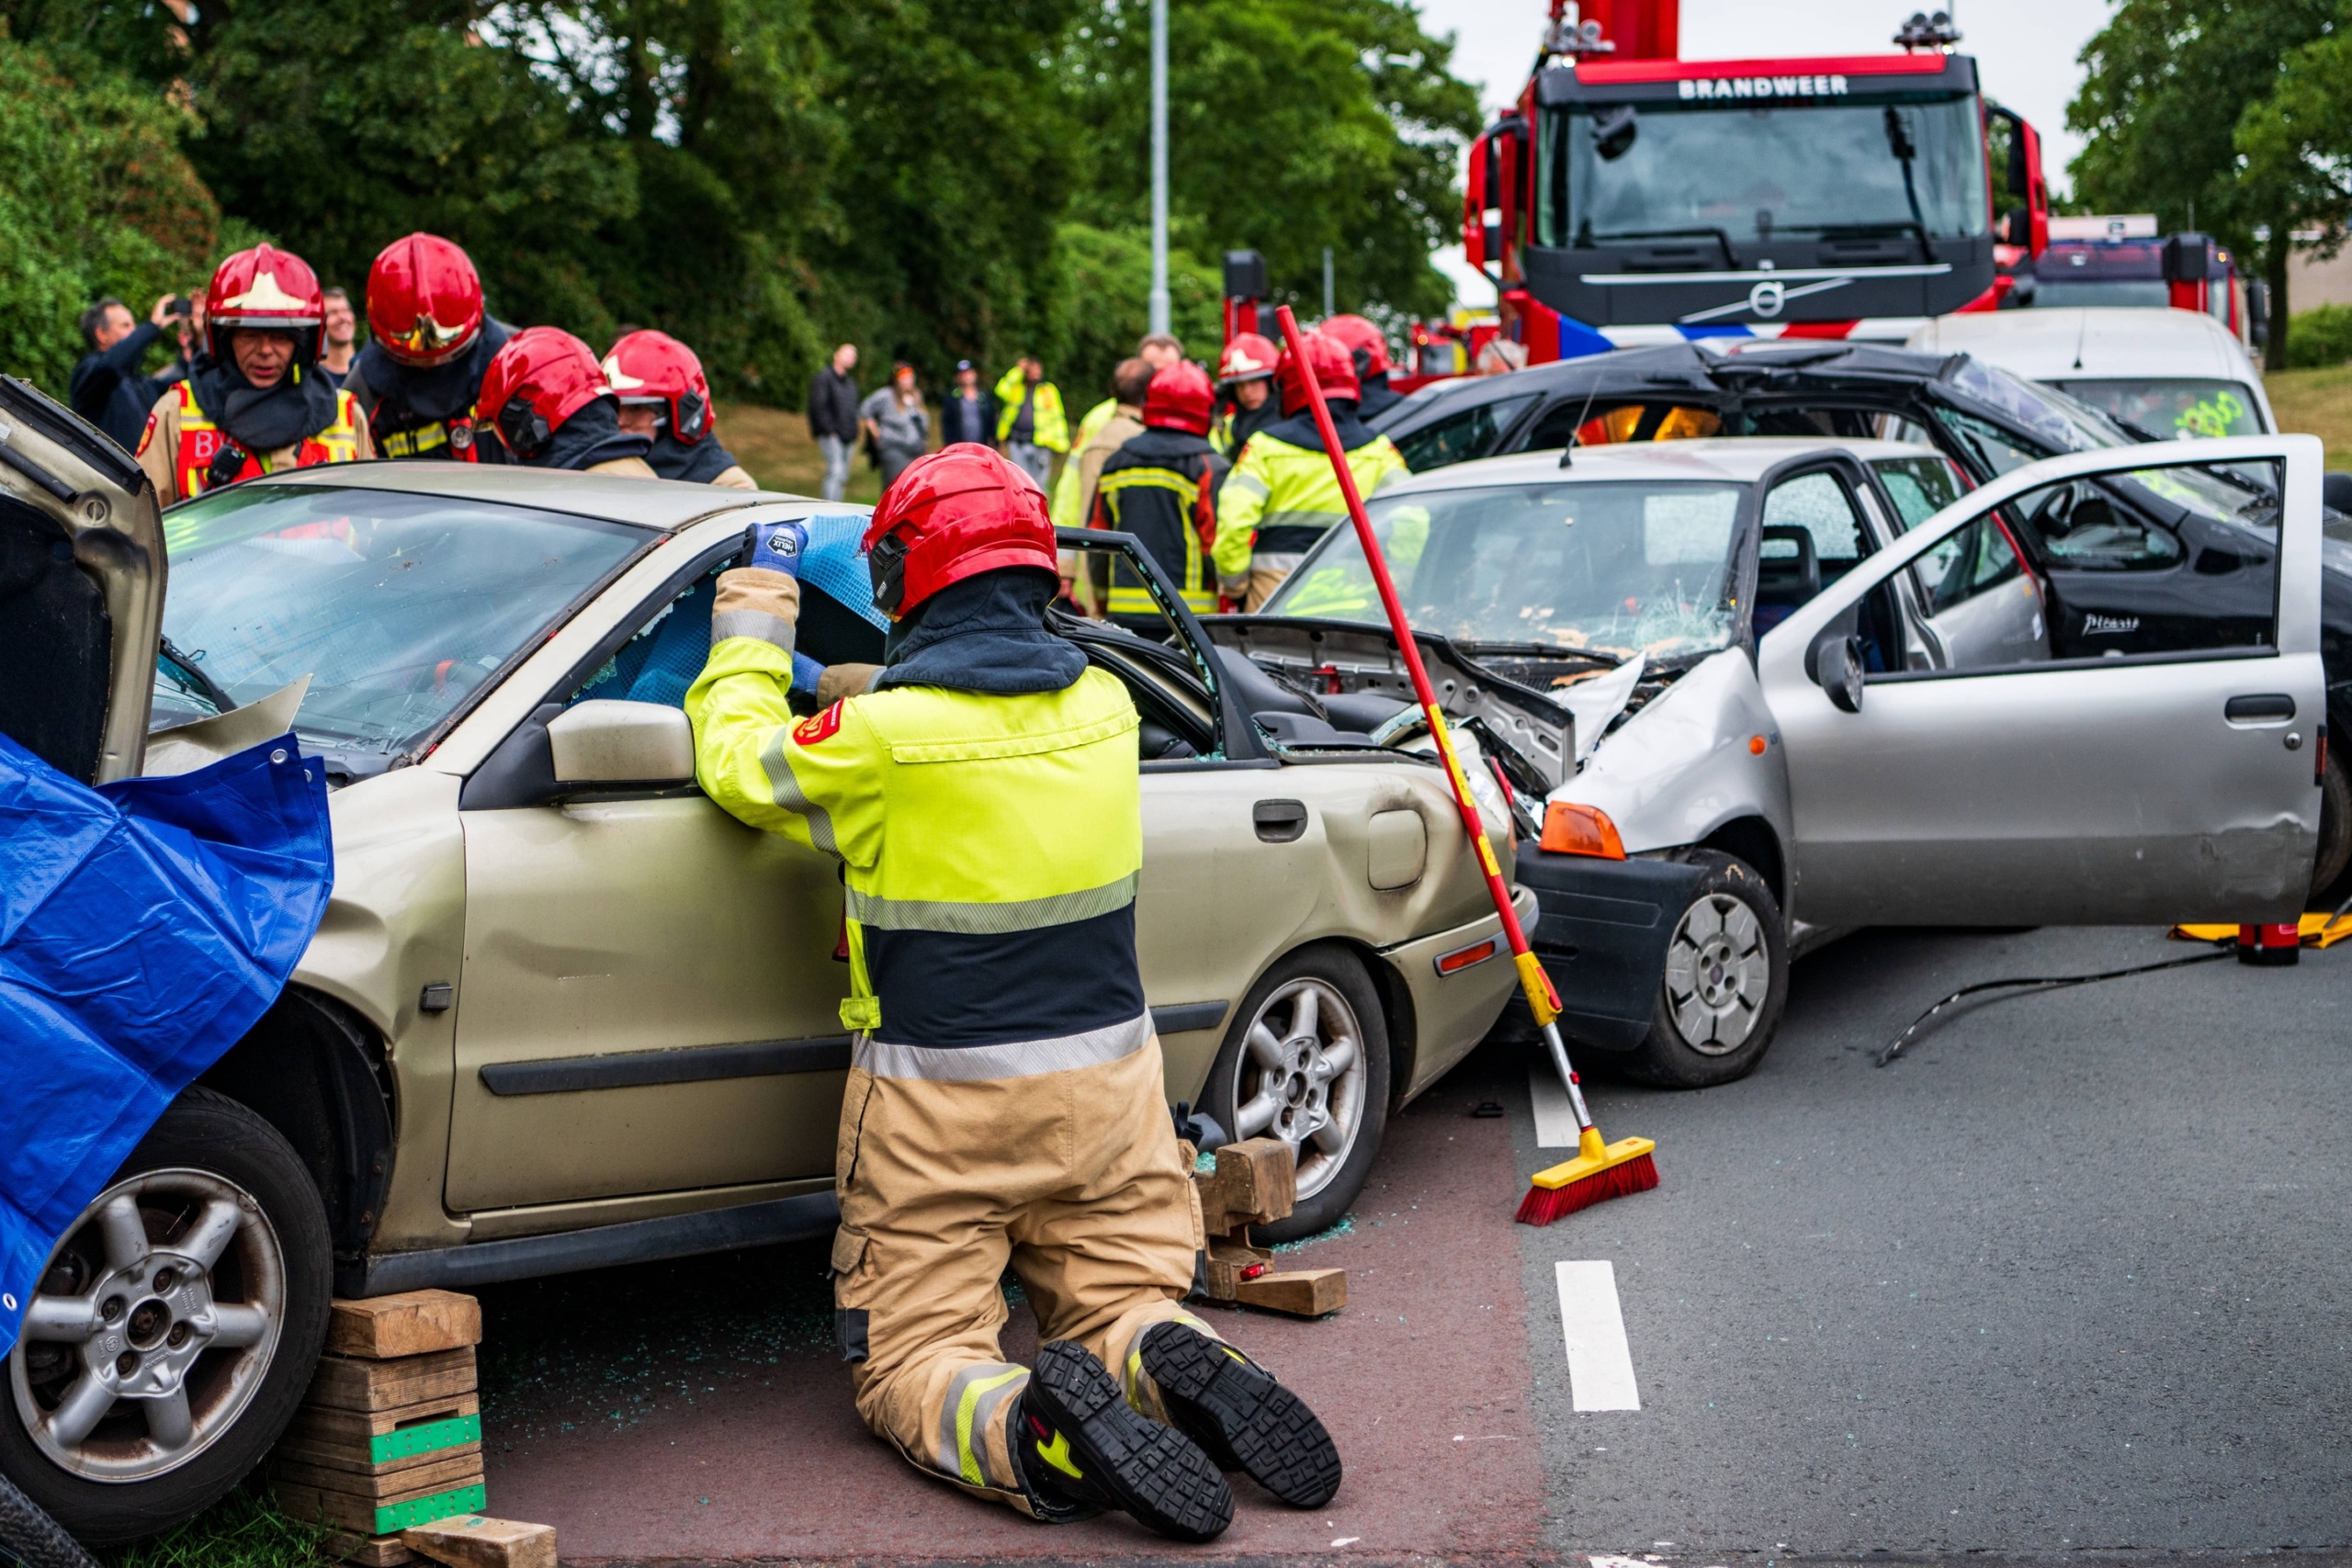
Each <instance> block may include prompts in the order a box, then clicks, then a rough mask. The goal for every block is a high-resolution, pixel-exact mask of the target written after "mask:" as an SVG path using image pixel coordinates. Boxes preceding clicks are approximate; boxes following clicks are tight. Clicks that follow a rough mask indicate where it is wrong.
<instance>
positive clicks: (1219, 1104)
mask: <svg viewBox="0 0 2352 1568" xmlns="http://www.w3.org/2000/svg"><path fill="white" fill-rule="evenodd" d="M1202 1100H1203V1107H1202V1108H1203V1109H1204V1110H1205V1111H1208V1112H1209V1114H1210V1115H1211V1116H1213V1117H1215V1118H1216V1122H1217V1123H1218V1125H1219V1126H1221V1127H1224V1128H1225V1129H1227V1132H1228V1134H1230V1135H1231V1136H1232V1137H1234V1138H1236V1139H1241V1138H1280V1139H1281V1140H1282V1141H1283V1143H1285V1144H1288V1145H1290V1146H1291V1150H1292V1152H1293V1154H1294V1155H1295V1156H1296V1159H1297V1165H1298V1203H1297V1206H1296V1207H1295V1209H1293V1210H1292V1211H1291V1217H1290V1218H1289V1219H1287V1220H1279V1221H1276V1222H1275V1223H1274V1224H1271V1225H1261V1226H1256V1227H1254V1228H1253V1229H1252V1231H1251V1235H1253V1236H1256V1237H1257V1238H1259V1239H1261V1240H1264V1241H1295V1240H1297V1239H1298V1238H1299V1237H1301V1236H1306V1235H1314V1234H1315V1233H1316V1232H1317V1231H1320V1230H1325V1229H1328V1228H1329V1226H1330V1225H1332V1224H1335V1223H1337V1221H1338V1220H1339V1219H1340V1216H1341V1215H1342V1214H1344V1213H1347V1210H1348V1206H1349V1205H1350V1204H1351V1203H1352V1202H1354V1201H1355V1197H1356V1194H1357V1193H1358V1192H1360V1191H1362V1190H1363V1183H1364V1179H1365V1177H1366V1176H1367V1175H1369V1174H1370V1172H1371V1169H1372V1162H1373V1159H1374V1156H1375V1155H1376V1154H1377V1153H1378V1151H1379V1147H1380V1134H1381V1131H1382V1128H1383V1127H1384V1126H1385V1122H1386V1120H1387V1114H1388V1030H1387V1024H1386V1020H1385V1018H1384V1017H1383V1015H1382V1012H1381V1009H1380V998H1379V995H1378V993H1377V992H1376V991H1375V990H1374V987H1373V984H1372V977H1371V976H1369V975H1367V974H1365V973H1364V968H1363V961H1362V960H1360V959H1359V958H1357V957H1356V956H1355V954H1354V953H1351V952H1349V951H1348V950H1347V949H1345V948H1341V947H1337V946H1317V947H1309V948H1305V949H1302V950H1300V951H1299V952H1297V953H1292V954H1290V955H1289V956H1288V957H1286V958H1284V959H1283V961H1282V962H1281V963H1279V964H1275V965H1274V966H1273V968H1272V969H1271V970H1269V971H1268V972H1267V974H1266V976H1264V978H1262V979H1261V980H1260V981H1259V982H1258V984H1257V985H1256V986H1255V987H1252V988H1251V990H1250V996H1249V998H1247V999H1246V1000H1245V1001H1244V1002H1243V1003H1242V1005H1241V1007H1240V1008H1239V1009H1238V1010H1236V1012H1235V1014H1234V1021H1233V1023H1232V1025H1231V1026H1230V1027H1229V1028H1228V1029H1227V1032H1226V1040H1225V1045H1224V1048H1223V1049H1222V1050H1220V1051H1219V1052H1218V1053H1217V1059H1216V1066H1214V1067H1212V1068H1211V1069H1210V1073H1209V1086H1208V1089H1207V1092H1205V1093H1204V1095H1203V1097H1202Z"/></svg>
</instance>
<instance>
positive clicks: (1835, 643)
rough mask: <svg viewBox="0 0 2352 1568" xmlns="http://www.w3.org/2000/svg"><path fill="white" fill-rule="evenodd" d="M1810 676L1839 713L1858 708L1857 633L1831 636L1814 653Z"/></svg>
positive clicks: (1859, 644) (1859, 646)
mask: <svg viewBox="0 0 2352 1568" xmlns="http://www.w3.org/2000/svg"><path fill="white" fill-rule="evenodd" d="M1813 678H1814V679H1815V681H1817V682H1820V683H1821V689H1822V690H1823V691H1825V692H1826V693H1828V694H1829V703H1830V705H1831V706H1833V707H1835V708H1836V709H1837V710H1838V712H1840V713H1860V712H1861V711H1862V642H1861V639H1860V637H1831V638H1829V639H1827V640H1826V641H1825V642H1824V643H1822V645H1821V649H1820V651H1819V652H1817V653H1815V655H1814V660H1813Z"/></svg>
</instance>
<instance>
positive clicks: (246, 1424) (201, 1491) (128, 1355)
mask: <svg viewBox="0 0 2352 1568" xmlns="http://www.w3.org/2000/svg"><path fill="white" fill-rule="evenodd" d="M126 1219H128V1220H130V1221H134V1222H136V1223H137V1230H136V1231H135V1232H133V1231H130V1230H129V1229H128V1228H127V1227H126V1225H125V1224H124V1222H125V1221H126ZM215 1237H217V1238H218V1240H217V1244H214V1242H213V1239H212V1238H215ZM175 1245H181V1246H187V1247H189V1248H190V1251H189V1252H187V1253H179V1252H175V1251H174V1250H173V1248H174V1247H175ZM208 1252H209V1255H210V1256H209V1260H208V1259H207V1258H206V1254H207V1253H208ZM191 1261H196V1262H203V1263H204V1264H205V1266H204V1267H202V1268H199V1269H191V1268H190V1267H189V1266H188V1265H189V1263H190V1262H191ZM333 1264H334V1258H333V1243H332V1241H331V1239H330V1237H329V1234H328V1231H327V1216H326V1209H325V1206H324V1204H323V1203H322V1202H321V1201H320V1198H319V1191H318V1188H317V1186H316V1185H315V1184H314V1183H313V1182H312V1181H311V1175H310V1172H309V1171H308V1170H307V1169H306V1168H304V1167H303V1164H302V1162H301V1160H300V1157H299V1156H297V1155H296V1154H295V1153H294V1150H293V1147H292V1146H291V1145H288V1143H287V1141H286V1139H285V1138H284V1137H283V1136H281V1135H280V1134H278V1132H277V1129H276V1128H274V1127H272V1126H271V1125H270V1124H269V1123H268V1122H265V1121H263V1120H262V1118H261V1117H260V1116H258V1115H256V1114H255V1113H254V1112H253V1111H250V1110H248V1109H246V1108H245V1107H244V1106H243V1105H240V1104H238V1103H237V1102H236V1101H235V1100H231V1099H229V1098H227V1097H226V1096H224V1095H220V1094H216V1093H214V1092H213V1091H211V1090H209V1089H188V1090H187V1092H186V1093H184V1094H182V1095H181V1096H180V1097H179V1099H177V1100H175V1101H173V1102H172V1104H171V1106H170V1107H169V1108H168V1109H167V1110H165V1111H164V1114H163V1116H162V1118H161V1119H160V1120H158V1121H157V1122H156V1123H155V1125H154V1126H153V1128H152V1129H151V1130H150V1131H149V1132H148V1134H147V1135H146V1137H144V1138H142V1139H141V1140H140V1143H139V1145H138V1147H136V1148H134V1149H133V1150H131V1152H130V1157H129V1158H128V1159H126V1160H124V1161H123V1163H122V1166H121V1168H119V1170H117V1171H116V1172H115V1174H114V1177H113V1179H111V1180H110V1181H108V1182H107V1186H106V1189H105V1190H103V1191H101V1192H100V1193H99V1194H98V1196H97V1197H96V1199H94V1200H93V1201H91V1203H90V1206H89V1207H88V1208H86V1209H85V1210H84V1211H83V1213H82V1214H81V1216H80V1217H79V1218H78V1219H76V1220H75V1221H74V1224H73V1225H72V1226H71V1227H70V1228H69V1229H68V1230H67V1232H66V1234H65V1236H64V1238H63V1239H62V1241H60V1242H59V1244H58V1246H57V1249H56V1250H55V1251H54V1252H53V1253H51V1257H50V1262H49V1265H48V1267H47V1269H45V1270H44V1272H43V1274H42V1277H41V1284H40V1289H39V1290H37V1291H36V1292H35V1293H34V1297H33V1300H32V1301H31V1302H29V1303H27V1305H26V1325H25V1333H24V1336H23V1337H21V1338H20V1339H19V1340H18V1341H17V1345H16V1347H15V1348H13V1349H12V1350H11V1351H10V1352H9V1354H8V1357H7V1361H6V1371H7V1378H6V1382H7V1387H6V1391H5V1392H0V1473H6V1475H7V1476H8V1478H9V1479H10V1480H12V1481H14V1482H15V1483H17V1485H18V1486H19V1487H21V1488H23V1490H24V1491H25V1493H26V1495H28V1496H29V1497H31V1498H32V1499H33V1501H34V1502H36V1503H38V1504H40V1506H41V1507H42V1508H44V1509H46V1510H47V1511H48V1512H49V1513H50V1514H51V1516H52V1517H55V1518H56V1520H57V1521H58V1522H59V1523H60V1524H62V1525H63V1526H64V1527H65V1528H66V1529H68V1530H71V1531H72V1532H73V1533H74V1535H75V1536H76V1537H78V1538H79V1539H80V1540H84V1541H85V1542H87V1543H89V1544H92V1545H97V1546H111V1545H117V1544H119V1543H121V1542H124V1541H130V1540H139V1539H141V1538H143V1537H146V1536H150V1535H153V1534H155V1533H157V1532H158V1531H160V1530H164V1529H169V1528H170V1527H171V1526H173V1525H175V1524H178V1523H179V1522H181V1521H182V1520H185V1519H187V1518H190V1517H194V1516H195V1515H197V1514H198V1513H201V1512H202V1511H203V1510H204V1509H206V1508H207V1507H209V1506H211V1505H212V1504H213V1503H214V1502H216V1501H218V1500H219V1499H220V1496H221V1495H223V1494H225V1493H226V1492H228V1491H229V1489H230V1488H231V1487H232V1486H234V1485H236V1484H237V1483H238V1482H240V1481H242V1480H243V1479H244V1477H245V1475H246V1474H247V1473H248V1472H251V1471H252V1470H253V1468H254V1466H255V1465H256V1464H258V1463H260V1462H261V1460H262V1458H263V1456H264V1455H266V1453H268V1451H269V1450H270V1446H271V1445H272V1444H274V1443H276V1442H277V1438H278V1437H279V1435H280V1434H281V1433H282V1432H283V1431H284V1430H285V1428H286V1424H287V1422H288V1421H289V1420H290V1419H291V1418H292V1417H293V1415H294V1407H295V1405H296V1404H298V1403H299V1402H300V1399H301V1397H302V1393H303V1391H304V1390H305V1389H306V1388H307V1387H308V1386H309V1384H310V1381H311V1371H312V1370H313V1369H314V1368H315V1367H316V1366H317V1364H318V1359H319V1352H320V1349H321V1347H322V1345H323V1344H324V1342H325V1339H326V1330H327V1311H328V1303H329V1299H330V1297H331V1295H332V1293H333V1277H332V1275H333ZM164 1271H169V1275H170V1277H169V1278H165V1277H164ZM79 1301H87V1302H89V1303H91V1311H90V1313H89V1315H88V1318H87V1321H88V1322H89V1323H90V1324H91V1325H92V1327H91V1329H90V1330H89V1331H88V1332H83V1331H82V1329H81V1326H80V1325H79V1324H78V1323H74V1322H70V1321H68V1319H69V1318H70V1316H71V1314H72V1313H73V1310H74V1303H76V1302H79ZM44 1306H47V1307H48V1308H50V1309H51V1311H52V1312H53V1313H54V1314H55V1316H54V1318H53V1320H52V1321H53V1323H54V1325H55V1326H52V1327H51V1329H50V1331H48V1332H46V1333H43V1332H41V1331H40V1329H39V1328H37V1327H36V1324H35V1318H36V1316H37V1314H40V1313H41V1312H42V1311H43V1308H44ZM76 1335H79V1337H78V1338H77V1337H75V1336H76ZM109 1358H111V1359H109ZM100 1361H103V1362H104V1363H105V1364H106V1365H107V1366H108V1367H111V1368H114V1369H116V1372H115V1377H114V1379H113V1383H119V1382H122V1381H124V1380H125V1377H126V1374H125V1373H124V1372H123V1371H122V1370H121V1369H123V1368H125V1367H128V1368H129V1369H130V1371H129V1372H128V1373H127V1377H128V1379H129V1381H130V1382H133V1383H135V1384H136V1385H138V1386H142V1387H146V1388H150V1389H159V1390H163V1391H164V1397H163V1398H161V1399H157V1398H152V1397H141V1398H133V1397H113V1398H107V1394H106V1390H107V1388H108V1387H110V1386H113V1383H110V1382H108V1381H107V1379H106V1378H104V1377H103V1376H101V1375H100V1374H99V1373H97V1372H96V1371H93V1370H92V1369H93V1366H94V1365H96V1363H97V1362H100ZM85 1387H87V1388H88V1389H90V1390H91V1391H92V1392H91V1393H87V1394H86V1395H84V1396H82V1397H81V1398H79V1399H74V1398H73V1396H74V1391H76V1390H77V1389H83V1388H85ZM172 1393H176V1394H177V1395H178V1399H177V1400H176V1401H175V1400H173V1399H172V1398H171V1397H170V1396H171V1394H172ZM102 1400H103V1401H104V1403H103V1404H102V1403H101V1401H102ZM69 1403H70V1404H72V1406H74V1408H69ZM174 1404H177V1406H178V1408H177V1410H176V1411H175V1410H174V1408H173V1406H174ZM93 1406H95V1407H96V1412H97V1413H96V1414H95V1415H90V1416H86V1419H87V1423H88V1424H87V1425H86V1426H84V1425H83V1417H82V1416H81V1415H79V1414H77V1412H87V1411H89V1410H90V1409H91V1407H93ZM61 1413H64V1414H65V1416H66V1417H67V1422H68V1426H69V1427H81V1434H80V1435H79V1436H75V1435H74V1432H73V1431H71V1430H67V1431H61V1430H60V1429H59V1428H58V1427H57V1425H56V1420H57V1417H58V1416H60V1414H61ZM159 1413H160V1414H159ZM159 1421H160V1422H161V1423H164V1425H162V1426H159V1425H158V1423H159ZM167 1428H175V1430H172V1429H167Z"/></svg>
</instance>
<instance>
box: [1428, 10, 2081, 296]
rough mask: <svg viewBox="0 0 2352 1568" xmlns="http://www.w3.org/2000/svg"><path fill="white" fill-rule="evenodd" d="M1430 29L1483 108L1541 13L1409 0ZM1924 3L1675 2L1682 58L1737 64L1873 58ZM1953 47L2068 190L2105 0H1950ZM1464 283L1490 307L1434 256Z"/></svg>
mask: <svg viewBox="0 0 2352 1568" xmlns="http://www.w3.org/2000/svg"><path fill="white" fill-rule="evenodd" d="M1419 5H1420V9H1421V16H1422V18H1423V24H1424V26H1425V27H1426V28H1427V29H1428V30H1429V31H1430V32H1431V33H1436V34H1441V35H1442V34H1444V33H1447V32H1452V33H1453V34H1454V35H1455V38H1456V47H1455V50H1454V54H1453V70H1454V74H1456V75H1458V76H1460V77H1462V78H1463V79H1464V81H1467V82H1473V83H1476V84H1479V85H1480V88H1481V93H1482V96H1483V98H1484V101H1485V103H1486V105H1487V108H1488V110H1489V111H1492V110H1494V109H1496V108H1498V107H1503V106H1504V105H1506V104H1507V103H1509V102H1510V100H1511V99H1512V98H1513V97H1515V96H1517V94H1518V92H1519V89H1520V88H1521V85H1524V84H1525V82H1526V79H1527V69H1528V67H1529V66H1530V65H1532V64H1533V63H1534V60H1535V45H1536V43H1537V41H1538V40H1539V39H1541V38H1542V37H1543V34H1544V19H1545V17H1546V16H1547V15H1548V14H1549V9H1548V6H1546V4H1545V0H1419ZM1923 8H1925V9H1934V8H1935V7H1934V6H1928V5H1924V4H1923V3H1922V0H1912V3H1909V4H1905V3H1901V0H1896V3H1893V4H1884V3H1882V0H1805V3H1804V4H1803V5H1799V6H1776V5H1770V4H1765V3H1763V0H1682V57H1683V58H1684V59H1685V60H1736V59H1743V58H1750V59H1752V58H1756V57H1758V56H1766V55H1787V54H1862V53H1872V54H1875V53H1881V52H1884V51H1889V50H1891V49H1892V48H1893V45H1892V43H1891V42H1890V41H1889V40H1890V39H1893V38H1894V29H1895V28H1897V27H1899V26H1900V25H1901V24H1902V21H1903V18H1904V17H1907V16H1909V15H1910V14H1911V13H1912V12H1913V11H1915V10H1919V9H1923ZM1943 8H1944V9H1947V10H1950V11H1951V12H1952V17H1953V20H1955V21H1956V22H1958V23H1959V25H1960V31H1961V44H1960V47H1961V49H1962V51H1964V52H1966V53H1969V54H1973V55H1974V56H1975V57H1976V63H1977V68H1978V71H1979V73H1980V74H1981V76H1982V79H1983V81H1984V84H1985V91H1986V92H1987V93H1989V94H1990V95H1991V96H1994V97H1996V98H1998V99H1999V100H2001V102H2003V103H2005V104H2007V105H2008V106H2009V107H2011V108H2014V109H2016V110H2017V111H2018V113H2020V114H2022V115H2024V116H2025V117H2026V118H2028V119H2030V120H2031V121H2032V122H2033V126H2034V129H2035V130H2039V131H2041V137H2042V142H2041V148H2042V161H2043V164H2044V166H2045V168H2046V171H2047V173H2048V175H2049V176H2050V183H2051V186H2052V188H2054V189H2059V190H2064V188H2066V164H2067V162H2068V161H2069V160H2070V159H2072V158H2073V157H2074V155H2075V152H2076V151H2077V150H2078V149H2079V147H2080V146H2081V143H2080V141H2078V140H2077V139H2076V138H2075V135H2074V134H2073V133H2072V132H2070V131H2069V130H2066V104H2067V101H2068V100H2069V99H2071V98H2072V97H2073V96H2075V87H2076V85H2078V84H2079V83H2080V82H2081V80H2082V67H2081V66H2080V65H2077V64H2076V63H2075V56H2076V55H2077V54H2080V53H2081V52H2082V49H2083V45H2084V43H2085V42H2086V41H2087V40H2088V39H2089V38H2090V36H2091V35H2092V34H2093V33H2095V32H2097V31H2098V29H2099V28H2100V26H2101V25H2102V24H2103V23H2105V21H2106V20H2107V17H2108V13H2109V8H2110V7H2109V3H2108V0H1959V3H1958V5H1957V6H1953V5H1951V4H1949V3H1947V4H1946V5H1945V6H1944V7H1943ZM1439 261H1440V263H1441V265H1444V266H1445V267H1446V269H1447V270H1448V271H1449V272H1453V273H1454V274H1455V275H1457V276H1460V277H1461V278H1463V279H1464V282H1463V283H1462V285H1461V288H1462V290H1463V294H1462V299H1463V303H1464V304H1474V305H1482V306H1483V305H1489V304H1491V303H1492V302H1493V299H1494V290H1493V289H1492V288H1489V287H1487V286H1486V285H1484V284H1483V283H1482V282H1481V281H1480V280H1479V278H1478V276H1477V275H1476V274H1475V273H1473V272H1470V271H1469V270H1468V268H1467V267H1465V266H1464V265H1463V264H1462V248H1461V247H1460V246H1459V245H1456V246H1453V248H1452V249H1451V250H1449V251H1446V252H1442V253H1441V254H1440V255H1439Z"/></svg>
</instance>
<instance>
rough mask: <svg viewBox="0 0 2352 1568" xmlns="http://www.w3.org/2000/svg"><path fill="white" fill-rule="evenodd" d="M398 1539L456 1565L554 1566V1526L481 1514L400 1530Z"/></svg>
mask: <svg viewBox="0 0 2352 1568" xmlns="http://www.w3.org/2000/svg"><path fill="white" fill-rule="evenodd" d="M401 1541H402V1542H403V1543H404V1544H406V1545H407V1546H409V1547H411V1548H412V1549H413V1550H414V1551H420V1552H423V1553H424V1555H425V1556H427V1557H430V1558H431V1559H433V1561H435V1562H447V1563H452V1564H454V1565H455V1568H556V1561H555V1527H554V1526H553V1525H526V1524H523V1523H521V1522H520V1521H518V1520H515V1519H485V1518H483V1517H481V1515H480V1514H471V1515H467V1516H463V1517H458V1518H451V1519H437V1520H435V1522H433V1523H432V1524H429V1525H419V1526H418V1527H417V1528H416V1529H412V1530H407V1531H403V1532H402V1533H401Z"/></svg>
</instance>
